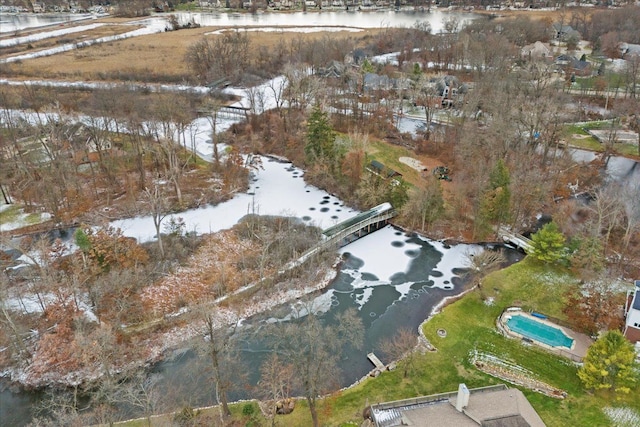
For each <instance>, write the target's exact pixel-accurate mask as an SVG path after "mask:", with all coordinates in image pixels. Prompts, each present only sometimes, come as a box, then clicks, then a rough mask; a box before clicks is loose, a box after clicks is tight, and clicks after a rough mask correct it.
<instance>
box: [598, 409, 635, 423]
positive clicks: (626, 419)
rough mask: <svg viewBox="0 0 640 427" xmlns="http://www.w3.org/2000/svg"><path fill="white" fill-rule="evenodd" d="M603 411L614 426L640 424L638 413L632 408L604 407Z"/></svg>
mask: <svg viewBox="0 0 640 427" xmlns="http://www.w3.org/2000/svg"><path fill="white" fill-rule="evenodd" d="M604 413H605V414H606V415H607V417H609V419H610V420H611V422H612V424H613V425H615V426H616V427H636V426H639V425H640V414H639V413H638V412H637V411H635V410H634V409H632V408H627V407H619V408H613V407H610V406H609V407H606V408H604Z"/></svg>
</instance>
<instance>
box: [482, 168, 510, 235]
mask: <svg viewBox="0 0 640 427" xmlns="http://www.w3.org/2000/svg"><path fill="white" fill-rule="evenodd" d="M510 183H511V177H510V174H509V169H508V168H507V165H506V164H505V162H504V160H502V159H500V160H498V161H497V162H496V164H495V166H494V167H493V169H492V170H491V173H490V174H489V185H488V186H487V188H486V190H485V192H484V194H483V196H482V200H481V201H480V212H479V215H478V218H477V220H476V230H477V232H479V234H480V235H487V234H489V232H490V225H491V224H493V225H498V226H499V225H501V224H504V223H505V222H507V221H509V219H510V216H511V191H510V190H509V184H510Z"/></svg>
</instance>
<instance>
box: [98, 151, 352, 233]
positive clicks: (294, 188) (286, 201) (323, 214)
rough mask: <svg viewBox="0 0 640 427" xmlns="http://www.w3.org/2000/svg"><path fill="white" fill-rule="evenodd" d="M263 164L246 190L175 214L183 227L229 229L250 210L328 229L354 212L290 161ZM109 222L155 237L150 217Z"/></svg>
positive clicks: (201, 230) (206, 230)
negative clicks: (214, 204) (214, 202)
mask: <svg viewBox="0 0 640 427" xmlns="http://www.w3.org/2000/svg"><path fill="white" fill-rule="evenodd" d="M262 164H263V167H264V169H263V170H259V171H256V172H255V173H254V181H253V183H252V184H251V186H250V189H249V191H248V193H242V194H237V195H236V196H235V197H234V198H233V199H231V200H228V201H226V202H223V203H220V204H219V205H216V206H207V207H205V208H198V209H190V210H187V211H184V212H180V213H178V214H176V216H179V217H181V218H182V219H183V220H184V222H185V225H186V230H188V231H195V232H197V233H213V232H216V231H220V230H223V229H229V228H231V227H233V226H234V225H235V224H236V223H237V222H238V221H239V220H240V218H242V217H243V216H245V215H247V214H250V213H256V214H260V215H285V216H293V217H298V218H301V219H303V220H305V222H306V223H308V224H314V225H316V226H318V227H323V228H327V227H329V226H331V225H334V224H336V223H337V222H340V221H343V220H345V219H347V218H350V217H352V216H354V215H355V214H356V213H357V212H356V211H355V210H353V209H350V208H348V207H345V206H343V203H342V201H341V200H340V199H338V198H336V197H334V196H329V195H328V194H327V193H326V192H325V191H322V190H320V189H318V188H316V187H313V186H310V185H307V184H306V183H305V182H304V179H302V176H303V171H302V170H300V169H298V168H295V167H294V166H293V165H292V164H291V163H281V162H277V161H274V160H271V159H269V158H263V159H262ZM325 201H326V203H323V202H325ZM325 209H326V210H325ZM323 210H325V211H323ZM168 219H169V218H167V219H165V221H167V220H168ZM110 225H111V226H113V227H116V228H120V229H121V230H122V231H123V233H124V235H126V236H128V237H135V238H136V239H138V241H140V242H148V241H152V240H154V239H155V234H156V232H155V227H154V225H153V219H152V217H151V216H143V217H136V218H130V219H124V220H117V221H113V222H111V223H110Z"/></svg>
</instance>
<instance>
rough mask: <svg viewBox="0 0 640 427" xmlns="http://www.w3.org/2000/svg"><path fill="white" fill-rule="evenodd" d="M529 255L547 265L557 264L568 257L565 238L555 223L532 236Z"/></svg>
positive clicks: (547, 225)
mask: <svg viewBox="0 0 640 427" xmlns="http://www.w3.org/2000/svg"><path fill="white" fill-rule="evenodd" d="M531 240H532V248H531V249H529V250H528V251H527V253H528V254H529V255H531V256H532V257H534V258H535V259H537V260H538V261H542V262H545V263H555V262H559V261H561V260H563V259H564V258H565V256H566V248H565V237H564V234H562V232H561V231H560V229H559V228H558V226H557V225H556V223H555V222H550V223H549V224H546V225H545V226H544V227H542V228H541V229H540V230H539V231H538V232H537V233H535V234H534V235H532V236H531Z"/></svg>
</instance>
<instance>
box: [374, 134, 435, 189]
mask: <svg viewBox="0 0 640 427" xmlns="http://www.w3.org/2000/svg"><path fill="white" fill-rule="evenodd" d="M400 157H415V153H413V152H411V151H409V150H408V149H406V148H404V147H400V146H397V145H391V144H389V143H386V142H383V141H372V142H370V143H369V145H368V146H367V160H368V161H371V160H377V161H379V162H380V163H382V164H383V165H385V166H386V167H388V168H391V169H393V170H394V171H396V172H399V173H401V174H402V179H404V180H405V181H406V182H408V183H409V184H411V185H414V186H415V185H418V184H419V183H420V182H421V181H423V179H422V178H421V176H420V172H418V171H417V170H415V169H413V168H412V167H410V166H408V165H405V164H404V163H402V162H401V161H400V160H398V159H399V158H400Z"/></svg>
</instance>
